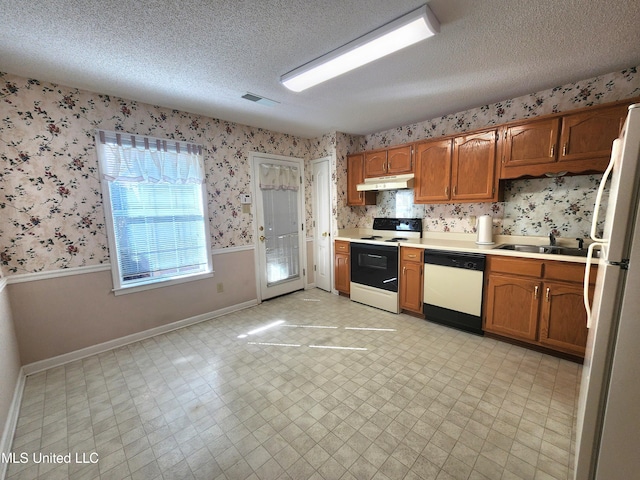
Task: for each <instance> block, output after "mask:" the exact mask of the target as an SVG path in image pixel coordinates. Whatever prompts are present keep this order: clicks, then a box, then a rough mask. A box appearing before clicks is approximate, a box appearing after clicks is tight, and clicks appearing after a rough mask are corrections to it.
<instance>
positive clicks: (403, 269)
mask: <svg viewBox="0 0 640 480" xmlns="http://www.w3.org/2000/svg"><path fill="white" fill-rule="evenodd" d="M406 272H407V267H402V275H404V274H405V273H406Z"/></svg>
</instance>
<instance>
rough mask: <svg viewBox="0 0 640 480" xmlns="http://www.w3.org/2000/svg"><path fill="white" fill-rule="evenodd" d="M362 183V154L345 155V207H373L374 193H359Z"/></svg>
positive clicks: (374, 201)
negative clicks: (358, 186)
mask: <svg viewBox="0 0 640 480" xmlns="http://www.w3.org/2000/svg"><path fill="white" fill-rule="evenodd" d="M363 181H364V153H354V154H352V155H347V205H375V204H376V192H359V191H358V190H357V189H356V186H357V185H358V184H359V183H362V182H363Z"/></svg>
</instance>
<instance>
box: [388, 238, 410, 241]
mask: <svg viewBox="0 0 640 480" xmlns="http://www.w3.org/2000/svg"><path fill="white" fill-rule="evenodd" d="M404 240H409V239H408V238H407V237H393V238H390V239H389V240H386V241H387V242H402V241H404Z"/></svg>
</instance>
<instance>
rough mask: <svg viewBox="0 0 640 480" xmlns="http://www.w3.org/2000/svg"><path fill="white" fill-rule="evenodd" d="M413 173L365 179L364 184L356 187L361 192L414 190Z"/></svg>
mask: <svg viewBox="0 0 640 480" xmlns="http://www.w3.org/2000/svg"><path fill="white" fill-rule="evenodd" d="M413 177H414V175H413V173H407V174H405V175H391V176H388V177H374V178H365V179H364V183H359V184H358V185H356V190H357V191H359V192H367V191H371V190H374V191H376V190H401V189H403V188H413Z"/></svg>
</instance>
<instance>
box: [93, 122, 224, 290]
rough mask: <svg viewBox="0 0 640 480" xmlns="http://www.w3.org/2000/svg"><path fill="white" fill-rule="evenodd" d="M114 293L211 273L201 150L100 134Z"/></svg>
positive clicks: (174, 144)
mask: <svg viewBox="0 0 640 480" xmlns="http://www.w3.org/2000/svg"><path fill="white" fill-rule="evenodd" d="M97 140H98V141H97V150H98V159H99V163H100V170H101V183H102V184H103V194H104V196H105V210H106V213H107V215H106V217H107V233H108V234H109V248H110V252H111V254H112V255H111V256H112V259H114V257H115V259H116V260H117V261H112V270H113V279H114V290H115V291H116V293H117V292H118V291H119V290H125V289H129V287H140V286H144V285H150V284H156V283H160V282H163V285H164V284H165V283H164V282H167V281H171V280H177V279H182V280H184V279H185V278H186V277H193V276H198V275H202V274H210V272H211V270H212V266H211V250H210V242H209V233H208V218H209V216H208V213H207V209H206V191H205V184H204V178H205V177H204V168H203V156H202V146H200V145H195V144H190V143H182V142H176V141H172V140H163V139H157V138H150V137H142V136H138V135H130V134H124V133H116V132H107V131H99V132H98V136H97Z"/></svg>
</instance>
